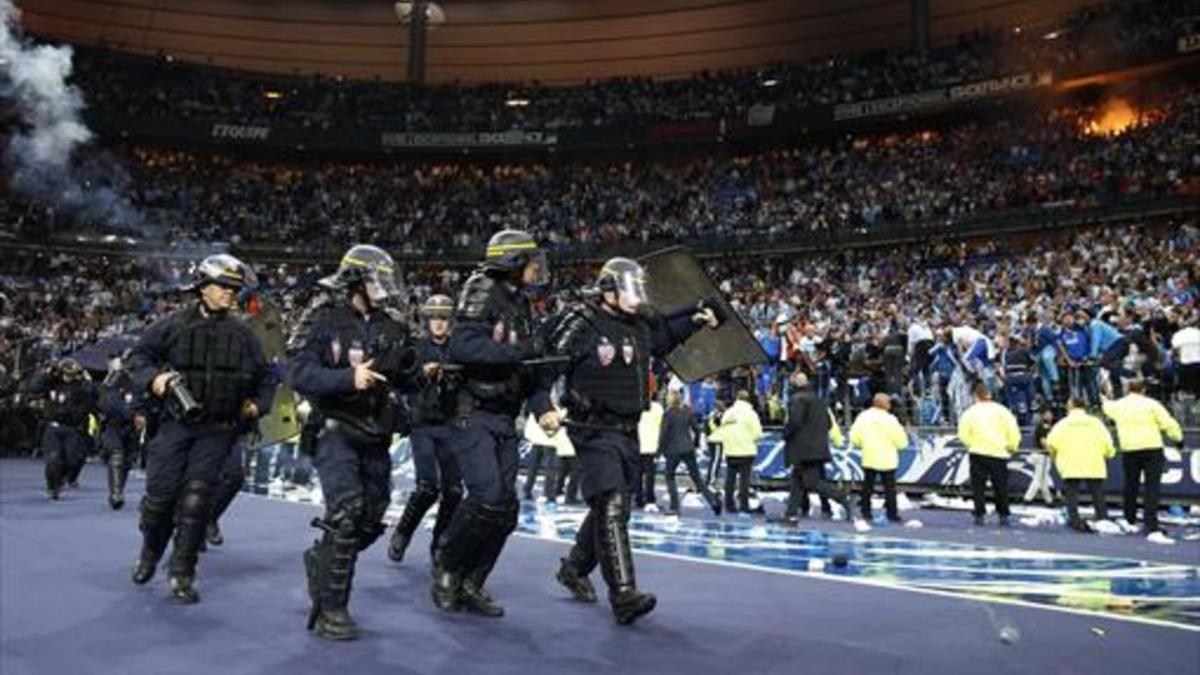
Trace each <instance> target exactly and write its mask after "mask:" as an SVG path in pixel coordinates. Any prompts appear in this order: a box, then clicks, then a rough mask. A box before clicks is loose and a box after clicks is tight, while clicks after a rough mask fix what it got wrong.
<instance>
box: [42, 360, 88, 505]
mask: <svg viewBox="0 0 1200 675" xmlns="http://www.w3.org/2000/svg"><path fill="white" fill-rule="evenodd" d="M28 388H29V390H30V391H31V393H34V394H40V395H43V396H45V397H46V399H47V402H48V404H49V405H48V406H47V420H46V424H45V427H44V428H43V430H42V453H43V454H44V455H45V457H46V494H47V496H48V497H49V498H50V499H51V500H57V499H58V498H59V495H60V494H61V491H62V486H63V484H64V483H67V484H69V485H70V486H71V487H77V486H78V485H79V482H78V480H79V472H80V471H81V470H82V469H83V464H84V462H85V461H87V452H88V447H89V446H90V445H91V439H90V438H89V437H88V422H89V417H90V416H91V415H92V414H93V413H95V412H98V404H99V392H98V391H97V389H96V386H95V385H94V384H92V380H91V378H90V377H88V374H87V371H86V370H84V369H83V367H82V366H80V365H79V363H78V362H77V361H75V360H74V359H63V360H61V361H59V362H58V363H56V364H54V365H52V366H51V367H50V368H48V369H46V370H42V371H40V372H38V373H37V374H35V375H34V376H33V378H32V380H31V381H30V383H29V385H28Z"/></svg>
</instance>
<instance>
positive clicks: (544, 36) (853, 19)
mask: <svg viewBox="0 0 1200 675" xmlns="http://www.w3.org/2000/svg"><path fill="white" fill-rule="evenodd" d="M1089 4H1097V3H1096V2H1095V0H930V5H931V17H932V25H931V36H932V39H933V41H934V43H935V44H936V43H937V42H939V41H945V40H950V39H953V38H954V37H955V36H958V35H960V34H962V33H965V32H968V31H971V30H975V29H978V28H982V27H987V26H992V27H1015V26H1024V27H1028V28H1041V27H1046V26H1052V25H1053V22H1054V21H1055V20H1057V19H1058V18H1060V17H1062V16H1063V15H1065V14H1067V13H1069V12H1071V11H1072V10H1074V9H1075V8H1078V7H1080V6H1083V5H1089ZM19 5H20V7H21V9H22V11H23V12H24V14H25V19H24V23H25V24H26V26H27V27H28V28H29V29H30V30H32V31H34V32H36V33H38V34H40V35H44V36H48V37H52V38H56V39H61V40H64V41H68V42H74V43H79V44H98V43H101V42H104V43H107V44H109V45H110V46H113V47H116V48H119V49H125V50H130V51H135V52H142V53H155V52H157V51H160V50H161V51H163V52H166V53H169V54H171V55H172V56H173V57H175V58H177V59H181V60H188V61H196V62H200V63H211V64H213V65H217V66H225V67H234V68H239V69H247V70H261V71H269V72H276V73H289V74H290V73H305V74H307V73H324V74H328V75H342V76H346V77H354V78H375V77H379V78H382V79H385V80H400V79H403V78H404V76H405V64H406V59H407V43H408V37H407V34H406V32H405V29H404V27H403V26H402V25H401V23H400V21H399V20H398V19H397V14H396V11H395V8H394V3H393V2H391V1H388V0H286V1H285V0H22V1H20V2H19ZM439 5H440V6H441V8H442V9H443V10H444V12H445V17H446V19H445V22H444V23H442V24H441V25H439V26H438V27H437V28H436V29H435V30H434V31H433V32H432V33H431V35H430V37H429V52H428V59H427V61H428V79H429V81H431V82H453V81H461V82H472V83H474V82H489V81H527V80H535V79H536V80H540V81H542V82H545V83H547V84H560V83H571V82H580V81H583V80H585V79H588V78H607V77H616V76H628V75H644V76H656V77H672V76H681V75H684V74H690V73H694V72H697V71H701V70H705V69H725V68H743V67H754V66H759V65H763V64H767V63H771V62H779V61H805V60H808V59H811V58H818V57H826V56H831V55H835V54H844V53H847V52H853V51H865V50H877V49H887V48H903V47H905V46H907V45H908V44H909V40H910V36H909V30H910V2H909V0H840V1H839V2H829V1H828V0H586V1H585V0H461V1H459V0H442V1H441V2H439Z"/></svg>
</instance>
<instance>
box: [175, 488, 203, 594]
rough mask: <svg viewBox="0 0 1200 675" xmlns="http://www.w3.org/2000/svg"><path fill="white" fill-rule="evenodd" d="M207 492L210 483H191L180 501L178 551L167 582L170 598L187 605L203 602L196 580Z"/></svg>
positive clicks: (176, 542) (176, 539)
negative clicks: (196, 587) (197, 590)
mask: <svg viewBox="0 0 1200 675" xmlns="http://www.w3.org/2000/svg"><path fill="white" fill-rule="evenodd" d="M208 490H209V485H208V483H207V482H205V481H200V480H192V481H188V482H187V484H185V485H184V486H183V493H182V494H181V495H180V497H179V512H178V515H177V518H178V524H177V525H176V527H175V549H174V550H173V551H172V552H171V565H170V575H171V576H170V578H169V580H168V581H169V586H170V589H171V598H172V599H174V600H176V601H178V602H181V603H184V604H191V603H194V602H199V601H200V594H199V593H197V592H196V589H195V586H194V580H195V577H196V560H197V557H198V555H199V552H200V545H201V543H202V542H203V541H204V529H205V526H206V525H207V524H208V513H209V511H208Z"/></svg>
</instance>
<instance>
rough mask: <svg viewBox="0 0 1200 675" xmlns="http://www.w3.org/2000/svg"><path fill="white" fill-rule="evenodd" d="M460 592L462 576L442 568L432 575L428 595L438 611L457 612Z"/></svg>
mask: <svg viewBox="0 0 1200 675" xmlns="http://www.w3.org/2000/svg"><path fill="white" fill-rule="evenodd" d="M461 591H462V575H460V574H459V573H458V572H455V571H453V570H449V569H446V568H445V567H444V566H443V567H442V568H441V569H439V570H438V571H437V573H436V574H435V575H434V577H433V586H431V587H430V589H429V594H430V595H431V596H432V597H433V604H434V605H435V606H436V607H437V608H438V609H440V610H442V611H443V612H457V611H458V610H459V604H458V600H459V595H460V593H461Z"/></svg>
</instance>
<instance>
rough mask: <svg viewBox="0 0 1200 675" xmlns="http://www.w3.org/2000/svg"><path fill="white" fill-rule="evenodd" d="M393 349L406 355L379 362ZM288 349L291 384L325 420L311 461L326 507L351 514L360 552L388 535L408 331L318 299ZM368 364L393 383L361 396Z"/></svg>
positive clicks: (385, 318) (407, 373)
mask: <svg viewBox="0 0 1200 675" xmlns="http://www.w3.org/2000/svg"><path fill="white" fill-rule="evenodd" d="M392 350H399V351H401V352H403V351H407V352H408V354H406V355H404V356H401V357H400V362H398V363H397V365H395V366H393V367H390V368H389V366H387V365H385V364H384V363H383V362H382V361H381V357H383V356H384V354H385V352H389V351H392ZM289 351H290V352H291V373H292V387H293V388H294V389H295V390H296V392H297V393H299V394H301V395H303V396H305V397H307V398H308V399H309V401H310V402H311V403H312V406H313V411H314V412H315V413H316V414H318V415H319V416H320V417H321V418H322V419H324V421H325V422H324V429H323V430H322V431H321V432H320V434H319V436H318V438H317V446H316V451H315V456H314V458H313V465H314V467H316V469H317V473H318V475H319V476H320V479H321V491H322V493H323V494H324V497H325V504H326V505H327V507H328V511H329V512H330V513H334V512H337V511H339V510H346V509H348V510H350V511H351V512H352V514H351V515H352V516H353V520H354V521H355V532H356V536H357V538H358V541H359V550H363V549H365V548H367V547H368V546H370V545H371V543H372V542H374V541H375V539H377V538H378V537H379V535H380V533H381V532H382V531H383V516H384V514H385V513H386V512H387V507H388V504H389V503H390V501H391V474H392V470H391V467H392V465H391V457H390V455H389V454H388V450H389V448H390V447H391V443H392V434H394V433H395V432H396V431H398V430H400V429H401V425H402V424H403V423H404V419H403V417H404V415H405V411H404V407H403V404H402V402H401V400H400V392H399V391H398V390H397V388H398V387H400V386H403V385H404V384H405V382H406V381H407V380H409V379H410V378H411V377H412V372H411V369H412V363H413V357H412V354H411V345H410V344H409V341H408V332H407V328H406V327H405V326H404V325H403V324H402V323H400V322H399V321H398V320H397V319H396V318H395V317H393V316H392V315H390V314H388V313H387V312H386V311H383V310H377V311H374V312H372V313H371V314H370V316H369V317H368V318H365V319H364V318H363V317H362V315H360V314H359V313H358V312H357V310H355V309H354V308H353V307H352V306H351V305H350V303H349V302H348V301H339V302H329V301H318V305H317V306H316V307H315V308H314V309H313V310H312V311H310V313H309V316H307V317H305V318H304V319H303V320H302V322H301V326H300V327H299V329H298V332H297V333H296V334H295V335H294V336H293V338H292V342H291V345H289ZM371 360H375V361H376V363H375V365H374V367H373V369H374V370H375V371H376V372H380V373H381V374H383V375H384V376H385V377H387V378H388V381H387V382H385V383H378V384H377V385H376V386H375V387H372V388H371V389H369V390H366V391H357V390H355V388H354V366H356V365H358V364H361V363H366V362H367V361H371ZM389 371H390V372H389Z"/></svg>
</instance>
